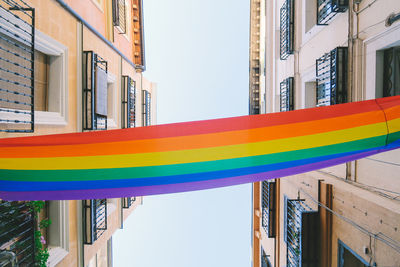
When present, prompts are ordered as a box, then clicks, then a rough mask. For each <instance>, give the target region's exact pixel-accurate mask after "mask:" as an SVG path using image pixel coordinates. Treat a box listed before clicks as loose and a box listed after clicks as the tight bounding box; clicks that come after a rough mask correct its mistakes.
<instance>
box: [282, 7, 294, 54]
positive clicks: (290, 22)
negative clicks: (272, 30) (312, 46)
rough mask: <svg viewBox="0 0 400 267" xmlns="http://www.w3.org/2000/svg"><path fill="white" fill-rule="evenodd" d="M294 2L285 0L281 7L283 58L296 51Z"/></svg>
mask: <svg viewBox="0 0 400 267" xmlns="http://www.w3.org/2000/svg"><path fill="white" fill-rule="evenodd" d="M294 3H295V2H294V0H285V2H284V4H283V5H282V7H281V9H280V27H279V33H280V34H279V36H280V38H279V46H280V49H279V54H280V59H281V60H286V59H287V58H288V57H289V56H290V55H292V54H293V53H294V31H295V29H294V20H295V4H294Z"/></svg>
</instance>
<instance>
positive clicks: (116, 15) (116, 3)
mask: <svg viewBox="0 0 400 267" xmlns="http://www.w3.org/2000/svg"><path fill="white" fill-rule="evenodd" d="M112 17H113V24H114V26H117V27H119V30H120V31H121V33H126V24H127V20H126V4H125V0H112Z"/></svg>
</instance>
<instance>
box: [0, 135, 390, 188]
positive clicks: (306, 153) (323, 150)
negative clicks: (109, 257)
mask: <svg viewBox="0 0 400 267" xmlns="http://www.w3.org/2000/svg"><path fill="white" fill-rule="evenodd" d="M385 143H386V135H383V136H377V137H372V138H367V139H362V140H358V141H352V142H347V143H340V144H336V145H329V146H324V147H317V148H309V149H303V150H296V151H289V152H281V153H275V154H268V155H261V156H253V157H244V158H235V159H226V160H217V161H206V162H196V163H185V164H174V165H162V166H150V167H132V168H115V169H87V170H82V169H80V170H0V177H2V178H1V179H2V180H7V181H47V182H52V181H85V180H114V179H126V178H146V177H155V176H170V175H179V174H191V173H200V172H211V171H220V170H229V169H237V168H244V167H253V166H260V165H267V164H274V163H282V162H288V161H294V160H301V159H307V158H313V157H319V156H327V155H333V154H339V153H345V152H351V151H357V150H363V149H370V148H375V147H380V146H384V145H385Z"/></svg>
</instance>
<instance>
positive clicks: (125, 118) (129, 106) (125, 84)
mask: <svg viewBox="0 0 400 267" xmlns="http://www.w3.org/2000/svg"><path fill="white" fill-rule="evenodd" d="M121 117H122V128H134V127H136V82H135V81H134V80H133V79H132V78H131V77H129V76H122V113H121Z"/></svg>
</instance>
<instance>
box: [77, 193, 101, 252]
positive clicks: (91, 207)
mask: <svg viewBox="0 0 400 267" xmlns="http://www.w3.org/2000/svg"><path fill="white" fill-rule="evenodd" d="M82 202H83V238H84V241H83V242H84V244H89V245H91V244H93V243H94V242H95V241H96V240H97V239H99V237H100V236H101V235H102V234H103V233H104V232H105V231H106V230H107V199H91V200H82Z"/></svg>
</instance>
